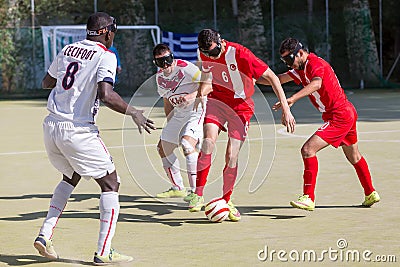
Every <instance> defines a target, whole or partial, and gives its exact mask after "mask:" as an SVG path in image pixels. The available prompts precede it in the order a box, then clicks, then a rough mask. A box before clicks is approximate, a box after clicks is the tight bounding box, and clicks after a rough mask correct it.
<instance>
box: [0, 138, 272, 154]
mask: <svg viewBox="0 0 400 267" xmlns="http://www.w3.org/2000/svg"><path fill="white" fill-rule="evenodd" d="M275 138H276V137H273V138H271V137H268V138H262V137H257V138H248V141H259V140H268V139H275ZM226 141H227V139H220V140H217V143H222V142H226ZM156 145H157V144H141V145H126V146H122V145H121V146H107V149H114V148H128V147H143V146H144V147H151V146H156ZM37 153H46V151H45V150H33V151H14V152H0V156H12V155H24V154H37Z"/></svg>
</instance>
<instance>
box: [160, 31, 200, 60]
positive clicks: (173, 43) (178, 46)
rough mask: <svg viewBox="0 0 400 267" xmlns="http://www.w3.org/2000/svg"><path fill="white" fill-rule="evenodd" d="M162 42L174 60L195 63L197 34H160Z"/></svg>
mask: <svg viewBox="0 0 400 267" xmlns="http://www.w3.org/2000/svg"><path fill="white" fill-rule="evenodd" d="M162 42H163V43H164V44H166V45H168V46H169V48H170V49H171V51H172V53H174V56H175V58H179V59H185V60H187V61H191V62H196V61H197V33H189V34H182V33H174V32H165V31H163V33H162Z"/></svg>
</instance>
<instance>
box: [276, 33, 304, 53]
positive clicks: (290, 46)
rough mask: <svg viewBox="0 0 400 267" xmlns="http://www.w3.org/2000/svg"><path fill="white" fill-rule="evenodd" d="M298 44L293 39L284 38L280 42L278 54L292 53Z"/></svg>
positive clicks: (297, 41)
mask: <svg viewBox="0 0 400 267" xmlns="http://www.w3.org/2000/svg"><path fill="white" fill-rule="evenodd" d="M298 43H300V41H299V40H297V39H295V38H291V37H289V38H286V39H285V40H283V41H282V43H281V46H280V48H279V53H281V54H283V53H285V52H286V51H289V52H292V51H294V50H295V49H296V46H297V44H298Z"/></svg>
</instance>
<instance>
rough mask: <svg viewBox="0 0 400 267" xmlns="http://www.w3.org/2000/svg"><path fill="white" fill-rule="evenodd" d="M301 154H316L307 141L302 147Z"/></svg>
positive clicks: (307, 156) (310, 155) (305, 156)
mask: <svg viewBox="0 0 400 267" xmlns="http://www.w3.org/2000/svg"><path fill="white" fill-rule="evenodd" d="M301 156H302V157H303V158H310V157H313V156H315V151H314V150H313V149H312V147H311V146H309V145H307V143H306V144H304V145H303V146H302V147H301Z"/></svg>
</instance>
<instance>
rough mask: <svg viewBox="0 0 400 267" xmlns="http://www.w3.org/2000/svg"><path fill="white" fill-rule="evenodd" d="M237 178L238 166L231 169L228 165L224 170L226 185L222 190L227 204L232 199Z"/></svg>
mask: <svg viewBox="0 0 400 267" xmlns="http://www.w3.org/2000/svg"><path fill="white" fill-rule="evenodd" d="M236 176H237V166H236V167H234V168H231V167H228V165H226V166H225V168H224V170H223V177H224V185H223V188H222V192H223V194H224V195H223V197H222V198H223V199H225V201H226V202H227V203H228V201H229V200H230V199H231V195H232V191H233V186H234V185H235V181H236Z"/></svg>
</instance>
